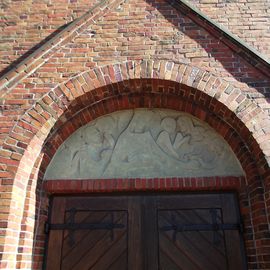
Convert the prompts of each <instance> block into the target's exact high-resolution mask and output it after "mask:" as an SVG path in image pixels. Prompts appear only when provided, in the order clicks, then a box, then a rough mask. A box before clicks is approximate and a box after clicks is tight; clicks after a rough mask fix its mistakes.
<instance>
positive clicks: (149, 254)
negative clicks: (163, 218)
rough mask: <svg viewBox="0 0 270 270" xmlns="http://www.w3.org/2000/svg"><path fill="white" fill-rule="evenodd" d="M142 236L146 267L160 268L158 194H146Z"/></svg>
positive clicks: (151, 269) (149, 268)
mask: <svg viewBox="0 0 270 270" xmlns="http://www.w3.org/2000/svg"><path fill="white" fill-rule="evenodd" d="M142 215H143V220H142V238H143V257H144V269H145V270H156V269H158V224H157V222H158V220H157V207H156V196H144V197H143V200H142Z"/></svg>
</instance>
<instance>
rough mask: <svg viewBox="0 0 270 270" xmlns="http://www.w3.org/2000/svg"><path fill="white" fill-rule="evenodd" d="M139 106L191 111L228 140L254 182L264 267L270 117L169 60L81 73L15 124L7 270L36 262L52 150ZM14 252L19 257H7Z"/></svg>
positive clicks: (258, 259)
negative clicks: (99, 120) (38, 199)
mask: <svg viewBox="0 0 270 270" xmlns="http://www.w3.org/2000/svg"><path fill="white" fill-rule="evenodd" d="M136 107H162V108H170V109H175V110H181V111H185V112H189V113H191V114H193V115H195V116H197V117H199V118H200V119H202V120H204V121H206V122H208V123H209V124H210V125H211V126H212V127H214V128H215V129H216V130H217V131H218V132H219V133H220V134H222V135H223V136H224V137H225V139H226V140H227V141H228V143H229V144H230V145H231V147H232V149H233V150H234V152H235V153H236V155H237V157H238V158H239V160H240V162H241V164H242V166H243V168H244V170H245V172H246V174H247V176H248V178H247V181H248V186H247V188H248V193H249V194H250V196H251V199H252V200H251V204H252V205H251V206H252V207H251V209H252V213H251V215H252V217H253V219H252V222H253V226H254V227H253V229H254V232H253V233H252V234H251V235H253V237H254V238H255V242H256V250H257V252H255V253H254V254H251V258H253V255H254V258H255V259H254V261H255V264H256V265H259V264H258V263H261V264H260V266H258V267H260V268H263V267H264V264H263V262H265V261H266V258H265V257H264V256H263V254H264V253H265V247H266V246H267V245H266V244H264V243H263V242H262V241H261V240H262V239H265V238H266V240H267V236H265V234H264V232H265V230H266V229H267V228H268V226H269V225H268V221H267V214H266V213H265V211H266V205H265V200H264V186H263V184H262V179H263V180H264V182H265V183H267V181H269V179H267V175H269V174H268V172H269V166H268V164H267V158H268V157H267V149H268V148H267V143H266V142H267V141H268V140H267V135H266V134H265V135H264V134H261V133H260V129H258V128H257V125H259V126H260V127H262V125H267V124H268V125H269V119H268V118H267V117H266V116H265V114H264V112H263V111H262V110H261V109H260V107H259V106H258V105H256V104H255V103H253V102H252V101H251V100H249V99H247V97H246V96H244V95H243V94H242V93H241V90H239V89H238V88H236V87H234V86H233V84H229V83H228V82H225V81H223V80H221V79H219V78H217V77H215V76H214V75H212V74H210V73H209V72H206V71H203V70H200V69H198V68H196V67H192V66H188V65H185V64H178V63H173V62H166V61H156V62H154V61H142V62H125V63H122V64H116V65H110V66H106V67H103V68H97V69H94V70H91V71H89V72H86V73H83V74H80V75H78V76H76V77H74V78H72V79H71V80H69V81H68V82H66V83H64V84H61V85H59V86H58V87H57V88H55V89H53V90H52V91H51V92H50V93H48V94H47V95H45V96H44V97H43V98H42V99H41V100H39V101H38V102H37V103H36V104H34V105H33V107H32V108H31V109H30V110H29V111H28V112H27V113H26V114H25V115H24V116H23V117H22V118H21V119H20V120H19V121H18V123H17V124H16V126H14V128H13V131H12V134H11V135H10V137H9V138H7V139H6V143H7V142H8V140H13V141H15V142H13V143H14V147H13V148H12V151H9V150H8V148H7V149H6V150H3V151H2V152H1V156H2V157H3V158H4V159H5V160H6V161H7V163H8V162H9V163H12V165H13V166H7V167H6V170H5V171H4V173H3V177H5V178H6V180H5V179H4V180H3V181H6V183H7V184H8V183H9V182H11V183H12V185H10V186H11V187H12V188H11V190H10V194H11V196H10V199H9V200H7V203H8V204H9V212H8V213H7V220H8V222H7V224H6V225H5V226H6V228H7V229H8V230H6V231H5V240H6V242H5V245H4V247H3V260H2V265H3V266H4V267H7V268H13V267H14V263H15V257H16V258H17V261H19V263H18V265H19V267H20V268H22V267H24V263H25V262H26V263H27V261H31V256H32V250H31V246H32V242H31V241H33V230H34V226H35V220H34V219H33V218H32V219H31V218H30V216H31V214H33V212H35V200H33V198H35V196H36V192H37V190H40V186H39V187H38V188H37V187H36V185H37V184H38V185H40V183H39V182H37V179H38V177H41V178H42V173H43V172H44V168H46V165H47V164H48V162H49V155H48V153H49V152H48V151H47V153H46V149H47V150H48V149H49V151H50V153H54V152H55V151H56V149H57V147H58V146H59V145H60V144H61V142H62V141H63V140H64V139H65V137H66V136H67V135H69V134H71V133H72V132H74V131H75V130H76V129H77V128H79V127H80V126H82V125H83V124H85V123H87V122H89V121H91V120H92V119H94V118H96V117H98V116H101V115H104V114H106V113H109V112H113V111H116V110H119V109H128V108H136ZM222 119H223V120H222ZM17 146H18V147H17ZM21 149H24V150H21ZM40 153H41V154H40ZM43 155H44V157H43ZM50 156H52V155H50ZM255 161H256V162H255ZM41 162H42V163H41ZM34 164H35V166H34ZM40 165H41V169H40V168H39V166H40ZM14 167H15V168H16V169H14ZM265 186H266V185H265ZM30 209H31V210H30ZM264 209H265V210H264ZM268 210H269V209H268ZM268 212H269V211H268ZM20 225H21V226H20ZM37 235H38V234H37ZM10 239H12V240H10ZM36 240H38V239H36ZM268 241H269V239H268ZM41 243H42V239H41ZM9 244H12V245H10V246H9ZM37 246H38V245H37ZM37 246H36V248H37ZM252 246H253V247H254V243H253V244H252ZM9 250H11V253H13V254H14V256H10V255H9V253H8V252H9ZM251 250H252V248H251ZM41 251H42V250H41ZM253 251H254V250H253ZM28 254H30V255H28ZM36 255H37V256H38V253H36ZM266 267H267V266H266Z"/></svg>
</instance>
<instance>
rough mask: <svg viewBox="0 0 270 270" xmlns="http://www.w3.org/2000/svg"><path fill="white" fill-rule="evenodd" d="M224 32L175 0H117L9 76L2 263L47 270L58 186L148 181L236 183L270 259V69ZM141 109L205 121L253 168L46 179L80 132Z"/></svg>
mask: <svg viewBox="0 0 270 270" xmlns="http://www.w3.org/2000/svg"><path fill="white" fill-rule="evenodd" d="M71 9H72V8H71ZM218 35H219V33H218V32H217V31H215V30H214V29H212V28H211V27H209V26H207V25H205V22H203V21H202V20H201V19H200V18H196V17H192V14H191V15H190V17H188V16H187V15H186V13H185V12H184V11H183V10H182V11H181V9H180V10H178V9H175V8H173V7H171V6H170V5H168V3H167V2H166V1H143V0H140V1H126V2H124V3H122V1H116V0H115V1H114V0H112V1H108V3H105V4H102V3H101V4H100V5H97V6H96V7H95V8H94V9H92V10H91V11H90V12H89V13H87V14H86V15H84V17H82V18H81V19H79V20H78V21H76V22H75V23H72V24H71V25H69V28H67V29H64V30H63V32H60V35H58V36H56V37H55V38H54V39H53V40H52V41H48V42H47V43H46V44H45V47H44V46H43V47H41V49H39V50H38V51H35V52H34V53H33V54H32V55H30V57H29V58H27V59H25V60H24V61H23V62H21V63H20V64H19V65H18V66H17V67H15V68H13V69H11V71H10V72H8V73H5V74H4V76H3V77H2V79H1V81H0V83H1V89H2V92H1V94H2V99H1V116H0V130H1V137H0V143H1V148H0V177H1V187H0V189H1V205H0V217H1V218H0V224H1V228H2V229H1V236H0V239H1V241H0V252H1V264H0V266H1V269H15V268H17V269H41V265H42V260H43V254H44V243H45V242H44V241H45V234H44V231H43V225H44V222H45V221H46V219H47V214H48V196H49V194H50V193H73V192H87V193H93V192H123V191H125V192H126V191H129V192H134V191H138V190H140V191H145V190H152V191H161V190H163V191H172V190H173V191H190V190H192V191H194V190H196V191H205V190H211V191H213V190H215V191H223V190H232V191H235V192H237V193H238V197H239V202H240V208H241V214H242V217H243V219H244V225H245V233H244V238H245V245H246V253H247V259H248V266H249V269H269V268H270V255H269V254H270V235H269V225H270V223H269V219H270V196H269V194H270V193H269V191H270V169H269V163H270V143H269V142H270V140H269V139H270V117H269V113H268V112H269V108H270V106H269V100H268V99H267V98H268V96H269V80H270V78H269V76H268V74H270V73H269V72H268V71H269V70H270V66H269V64H267V63H266V64H265V63H261V62H260V61H259V62H258V61H257V59H255V58H252V56H251V55H248V53H247V52H246V51H243V50H242V49H241V48H240V49H239V47H237V46H236V44H234V43H233V42H232V41H230V40H228V39H222V38H221V37H220V36H218ZM244 52H245V53H244ZM140 107H144V108H169V109H174V110H178V111H184V112H187V113H190V114H192V115H194V116H196V117H198V118H199V119H201V120H202V121H205V122H207V123H208V124H209V125H210V126H212V127H213V128H214V129H215V130H216V131H217V132H218V133H219V134H221V135H222V136H223V137H224V138H225V140H226V141H227V142H228V144H229V145H230V146H231V148H232V150H233V151H234V153H235V155H236V156H237V158H238V160H239V161H240V163H241V165H242V167H243V169H244V171H245V175H246V176H245V177H243V178H235V177H233V176H232V177H227V178H220V177H218V176H217V177H213V178H198V179H193V178H191V179H189V178H188V179H180V178H173V179H150V180H146V179H135V180H132V179H112V180H107V181H102V180H89V181H88V180H85V181H76V182H74V181H72V180H70V181H69V180H67V181H66V182H65V183H64V184H63V182H62V181H56V182H53V183H52V182H47V183H43V175H44V172H45V170H46V167H47V165H48V164H49V162H50V160H51V159H52V157H53V155H54V153H55V152H56V150H57V149H58V147H59V146H60V145H61V143H62V142H63V141H64V140H65V139H66V138H67V137H68V136H69V135H71V134H72V133H73V132H74V131H75V130H77V129H78V128H79V127H81V126H82V125H85V124H86V123H88V122H90V121H91V120H94V119H95V118H97V117H99V116H102V115H104V114H108V113H111V112H114V111H117V110H123V109H131V108H140Z"/></svg>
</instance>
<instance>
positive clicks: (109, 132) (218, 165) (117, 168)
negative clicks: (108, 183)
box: [45, 109, 243, 179]
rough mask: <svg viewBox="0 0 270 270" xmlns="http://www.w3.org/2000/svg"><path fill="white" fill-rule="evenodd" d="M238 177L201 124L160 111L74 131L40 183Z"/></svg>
mask: <svg viewBox="0 0 270 270" xmlns="http://www.w3.org/2000/svg"><path fill="white" fill-rule="evenodd" d="M214 175H218V176H228V175H235V176H239V175H243V170H242V168H241V166H240V164H239V162H238V160H237V159H236V157H235V155H234V153H233V152H232V150H231V148H230V147H229V145H228V144H227V143H226V142H225V140H224V139H223V138H222V137H221V136H220V135H218V134H217V133H216V132H215V131H214V130H213V129H212V128H210V127H209V126H208V125H207V124H206V123H204V122H202V121H200V120H198V119H197V118H195V117H193V116H191V115H189V114H186V113H181V112H176V111H172V110H163V109H135V110H127V111H118V112H115V113H112V114H110V115H106V116H103V117H100V118H98V119H96V120H95V121H93V122H91V123H89V124H87V125H85V126H83V127H81V128H80V129H78V130H77V131H76V132H74V133H73V134H72V135H71V136H70V137H69V138H68V139H67V140H66V141H65V142H64V143H63V144H62V145H61V147H60V148H59V149H58V151H57V152H56V154H55V156H54V157H53V159H52V161H51V163H50V164H49V166H48V168H47V171H46V174H45V179H91V178H94V179H97V178H134V177H144V178H145V177H148V178H150V177H176V176H177V177H187V176H190V177H202V176H214Z"/></svg>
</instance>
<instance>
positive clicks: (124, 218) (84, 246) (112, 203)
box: [45, 193, 246, 270]
mask: <svg viewBox="0 0 270 270" xmlns="http://www.w3.org/2000/svg"><path fill="white" fill-rule="evenodd" d="M242 230H243V228H242V225H241V220H240V218H239V211H238V206H237V200H236V197H235V194H232V193H219V194H218V193H212V194H204V193H202V194H194V193H192V194H191V193H183V194H175V193H170V194H168V193H163V194H155V195H153V194H138V195H119V196H107V195H106V196H55V197H53V198H52V201H51V213H50V220H49V223H48V224H47V226H46V231H47V233H48V245H47V258H46V262H45V269H50V270H59V269H63V270H68V269H73V270H76V269H78V270H84V269H85V270H89V269H91V270H94V269H96V270H103V269H104V270H105V269H110V270H113V269H115V270H127V269H128V270H142V269H144V270H157V269H162V270H174V269H186V270H193V269H194V270H195V269H196V270H197V269H202V270H204V269H207V270H212V269H213V270H214V269H218V270H223V269H224V270H225V269H226V270H227V269H229V270H234V269H235V270H239V269H246V265H245V259H244V258H245V256H244V251H243V250H244V249H243V243H242V238H241V232H242Z"/></svg>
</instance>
